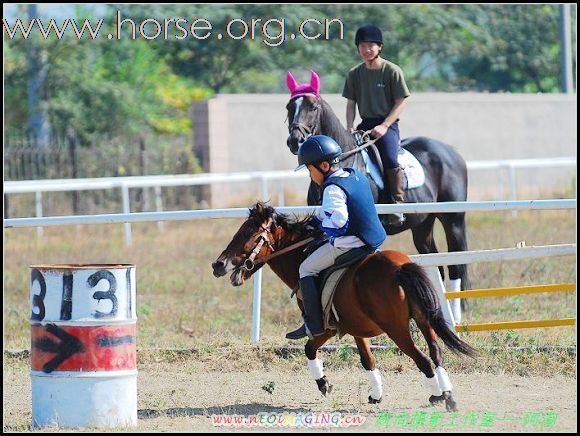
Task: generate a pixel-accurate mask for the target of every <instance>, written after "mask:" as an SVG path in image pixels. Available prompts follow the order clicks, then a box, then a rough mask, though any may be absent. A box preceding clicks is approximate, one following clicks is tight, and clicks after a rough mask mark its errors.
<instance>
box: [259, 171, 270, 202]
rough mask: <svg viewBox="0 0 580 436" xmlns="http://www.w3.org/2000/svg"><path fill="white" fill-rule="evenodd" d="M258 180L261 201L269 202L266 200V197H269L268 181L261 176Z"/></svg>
mask: <svg viewBox="0 0 580 436" xmlns="http://www.w3.org/2000/svg"><path fill="white" fill-rule="evenodd" d="M259 179H260V185H261V187H262V201H268V200H269V198H268V195H269V192H268V180H267V179H266V177H264V176H262V175H261V176H260V177H259Z"/></svg>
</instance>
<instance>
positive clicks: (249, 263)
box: [242, 217, 274, 271]
mask: <svg viewBox="0 0 580 436" xmlns="http://www.w3.org/2000/svg"><path fill="white" fill-rule="evenodd" d="M272 224H274V219H273V218H272V217H270V219H269V220H268V222H267V223H262V224H261V225H260V229H262V231H261V232H260V234H258V236H256V239H257V240H258V243H257V244H256V246H255V247H254V249H253V250H252V252H251V253H250V255H249V256H248V258H247V259H246V260H244V263H243V265H242V267H243V268H244V269H245V270H246V271H252V270H253V269H254V267H255V266H256V264H255V263H254V259H255V258H256V256H257V255H258V253H259V252H260V250H261V249H262V247H263V246H264V244H268V247H269V248H270V249H271V250H272V251H274V247H273V246H272V244H271V243H270V238H268V234H269V233H270V227H272Z"/></svg>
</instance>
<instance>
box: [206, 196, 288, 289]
mask: <svg viewBox="0 0 580 436" xmlns="http://www.w3.org/2000/svg"><path fill="white" fill-rule="evenodd" d="M277 230H278V226H277V225H276V212H275V210H274V208H272V207H270V206H267V205H265V204H264V203H257V204H256V206H255V207H254V208H252V209H250V215H249V217H248V219H247V220H246V221H245V222H244V223H243V224H242V226H241V227H240V228H239V230H238V231H237V232H236V234H235V235H234V237H233V239H232V241H231V242H230V243H229V244H228V246H227V247H226V249H225V250H224V251H223V252H222V254H220V255H219V257H218V258H217V260H216V261H215V262H214V263H212V264H211V266H212V268H213V275H214V276H216V277H222V276H224V275H226V274H227V273H228V272H230V271H233V274H232V275H231V277H230V282H231V283H232V285H234V286H240V285H241V284H243V283H244V281H245V280H246V279H247V278H249V277H251V276H252V274H254V272H255V271H256V270H257V269H259V268H260V267H261V266H262V265H255V261H256V260H257V259H260V258H264V257H266V256H268V255H269V254H270V253H272V252H273V251H274V247H273V244H274V241H275V238H276V236H275V234H276V231H277Z"/></svg>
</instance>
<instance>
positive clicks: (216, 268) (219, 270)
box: [211, 260, 227, 277]
mask: <svg viewBox="0 0 580 436" xmlns="http://www.w3.org/2000/svg"><path fill="white" fill-rule="evenodd" d="M211 267H212V268H213V275H214V277H223V276H225V275H226V272H227V271H226V265H225V264H224V263H223V262H222V261H220V260H216V261H215V262H214V263H212V264H211Z"/></svg>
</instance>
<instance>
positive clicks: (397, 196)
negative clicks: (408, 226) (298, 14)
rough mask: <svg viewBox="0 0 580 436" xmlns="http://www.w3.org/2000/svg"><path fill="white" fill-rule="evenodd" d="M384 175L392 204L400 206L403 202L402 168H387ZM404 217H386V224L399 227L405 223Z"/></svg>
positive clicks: (398, 215)
mask: <svg viewBox="0 0 580 436" xmlns="http://www.w3.org/2000/svg"><path fill="white" fill-rule="evenodd" d="M386 175H387V179H388V182H389V189H390V191H391V197H392V198H393V203H397V204H402V203H404V202H405V173H404V172H403V168H401V167H397V168H388V169H386ZM405 219H406V218H405V215H404V214H402V213H400V212H399V213H394V214H390V215H388V219H387V223H388V224H390V225H392V226H396V227H399V226H401V225H403V223H404V222H405Z"/></svg>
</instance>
